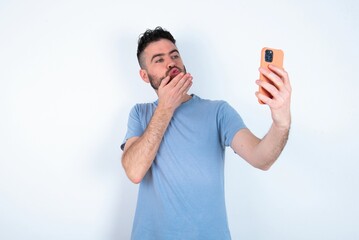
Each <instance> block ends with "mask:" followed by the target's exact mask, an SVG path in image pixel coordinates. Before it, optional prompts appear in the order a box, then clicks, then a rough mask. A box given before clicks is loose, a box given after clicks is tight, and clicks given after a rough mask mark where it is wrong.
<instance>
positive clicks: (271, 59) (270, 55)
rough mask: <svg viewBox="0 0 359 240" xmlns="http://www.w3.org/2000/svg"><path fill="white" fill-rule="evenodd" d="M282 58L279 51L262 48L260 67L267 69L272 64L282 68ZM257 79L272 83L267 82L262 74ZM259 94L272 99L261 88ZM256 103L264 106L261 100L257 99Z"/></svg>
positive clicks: (281, 52) (281, 53) (282, 55)
mask: <svg viewBox="0 0 359 240" xmlns="http://www.w3.org/2000/svg"><path fill="white" fill-rule="evenodd" d="M283 57H284V53H283V51H282V50H280V49H274V48H267V47H265V48H262V53H261V65H260V66H261V67H263V68H267V69H268V65H269V64H272V65H275V66H277V67H280V68H283ZM259 79H261V80H264V81H267V82H269V83H272V81H271V80H269V79H268V78H267V77H265V76H264V75H263V74H260V75H259ZM259 92H260V93H262V94H264V95H266V96H268V97H270V98H272V95H271V94H270V93H269V92H268V91H267V90H265V89H264V88H262V87H259ZM258 101H259V103H261V104H264V103H263V102H262V101H261V100H259V99H258Z"/></svg>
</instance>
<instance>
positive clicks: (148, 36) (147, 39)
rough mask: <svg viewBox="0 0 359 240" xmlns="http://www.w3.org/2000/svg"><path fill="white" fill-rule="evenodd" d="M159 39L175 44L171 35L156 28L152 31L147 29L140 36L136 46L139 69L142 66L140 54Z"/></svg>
mask: <svg viewBox="0 0 359 240" xmlns="http://www.w3.org/2000/svg"><path fill="white" fill-rule="evenodd" d="M161 39H167V40H169V41H171V42H172V43H173V44H176V40H175V39H174V38H173V36H172V34H171V33H170V32H169V31H167V30H165V29H163V28H162V27H156V28H155V29H154V30H151V29H147V30H146V32H144V33H143V34H141V35H140V37H139V39H138V46H137V60H138V63H139V64H140V66H141V68H142V67H143V66H144V63H143V62H142V61H143V60H142V59H141V55H142V52H143V51H144V50H145V48H146V47H147V46H148V45H149V44H150V43H152V42H156V41H159V40H161Z"/></svg>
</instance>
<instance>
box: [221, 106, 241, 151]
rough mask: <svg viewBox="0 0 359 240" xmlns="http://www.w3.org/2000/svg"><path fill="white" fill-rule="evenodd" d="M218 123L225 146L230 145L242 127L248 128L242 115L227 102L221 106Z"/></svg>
mask: <svg viewBox="0 0 359 240" xmlns="http://www.w3.org/2000/svg"><path fill="white" fill-rule="evenodd" d="M217 124H218V129H219V133H220V138H221V139H220V140H221V143H222V145H223V146H230V144H231V143H232V140H233V138H234V135H235V134H236V133H237V132H238V131H239V130H240V129H242V128H246V125H245V124H244V122H243V120H242V118H241V116H240V115H239V114H238V112H237V111H236V110H235V109H234V108H233V107H232V106H230V105H229V104H228V103H227V102H223V103H222V104H221V105H220V107H219V110H218V115H217Z"/></svg>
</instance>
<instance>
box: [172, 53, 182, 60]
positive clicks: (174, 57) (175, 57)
mask: <svg viewBox="0 0 359 240" xmlns="http://www.w3.org/2000/svg"><path fill="white" fill-rule="evenodd" d="M179 57H180V56H179V55H178V54H176V55H172V56H171V58H172V59H178V58H179Z"/></svg>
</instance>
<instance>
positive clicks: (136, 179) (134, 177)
mask: <svg viewBox="0 0 359 240" xmlns="http://www.w3.org/2000/svg"><path fill="white" fill-rule="evenodd" d="M125 172H126V175H127V177H128V179H129V180H130V181H131V182H132V183H134V184H139V183H140V182H141V181H142V179H143V176H142V175H141V174H138V173H136V172H134V171H131V170H129V169H126V168H125Z"/></svg>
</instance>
